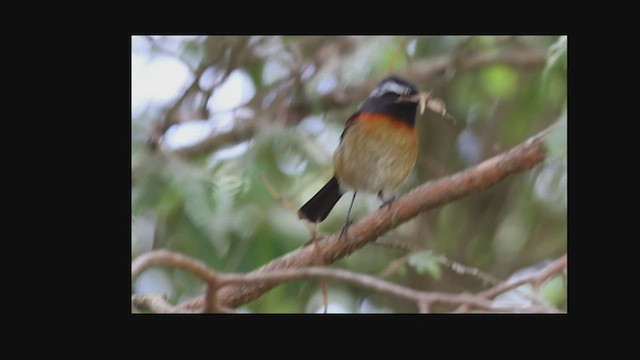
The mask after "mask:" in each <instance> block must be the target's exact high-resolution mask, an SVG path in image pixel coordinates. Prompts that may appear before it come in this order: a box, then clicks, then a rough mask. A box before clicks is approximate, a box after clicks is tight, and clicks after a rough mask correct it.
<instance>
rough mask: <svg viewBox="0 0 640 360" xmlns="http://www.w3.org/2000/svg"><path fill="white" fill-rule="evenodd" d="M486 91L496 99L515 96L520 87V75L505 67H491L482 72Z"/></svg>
mask: <svg viewBox="0 0 640 360" xmlns="http://www.w3.org/2000/svg"><path fill="white" fill-rule="evenodd" d="M480 79H481V80H482V84H483V86H484V88H485V90H486V91H487V92H488V93H489V94H490V95H491V96H495V97H510V96H512V95H514V93H515V91H516V89H517V85H518V73H517V72H516V71H515V70H513V69H512V68H510V67H508V66H505V65H496V66H490V67H487V68H486V69H483V70H482V71H481V72H480Z"/></svg>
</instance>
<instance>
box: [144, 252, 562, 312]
mask: <svg viewBox="0 0 640 360" xmlns="http://www.w3.org/2000/svg"><path fill="white" fill-rule="evenodd" d="M141 257H143V259H142V260H139V261H134V263H133V264H132V275H134V276H133V279H135V277H136V276H137V275H139V274H140V272H141V271H143V270H144V269H145V268H147V267H149V266H152V265H171V266H177V267H181V268H183V269H185V270H188V271H191V272H193V273H194V274H196V275H198V276H199V277H201V278H202V279H203V280H205V281H207V282H208V283H209V284H210V288H212V287H211V284H215V287H214V288H215V289H217V288H222V287H225V286H232V285H235V286H238V285H245V286H246V285H253V286H256V285H258V284H263V285H269V286H275V285H277V284H281V283H284V282H289V281H295V280H302V279H309V278H315V279H319V280H320V281H321V282H324V281H326V280H336V281H342V282H348V283H351V284H354V285H358V286H360V287H363V288H367V289H371V290H374V291H377V292H380V293H383V294H387V295H391V296H395V297H397V298H400V299H404V300H407V301H411V302H413V303H415V304H416V306H417V307H418V309H419V310H420V312H428V311H430V309H431V306H432V305H433V304H436V303H443V304H448V305H454V306H455V305H465V306H466V307H472V308H477V309H480V310H487V311H505V312H506V311H526V310H527V309H519V308H509V307H499V306H495V305H494V304H493V303H492V302H491V301H490V300H488V297H489V296H490V295H491V294H492V293H491V294H485V293H486V292H483V293H480V294H477V295H471V294H465V293H462V294H448V293H440V292H426V291H418V290H413V289H410V288H407V287H404V286H400V285H397V284H393V283H390V282H388V281H385V280H382V279H380V278H377V277H374V276H371V275H366V274H359V273H355V272H352V271H348V270H343V269H330V268H324V267H307V268H297V269H284V270H273V271H268V272H254V273H249V274H231V273H215V272H214V271H212V270H210V269H203V267H204V264H202V263H201V262H199V261H197V260H194V259H191V258H189V257H187V256H184V255H181V254H177V253H172V252H169V251H166V250H156V251H151V252H149V253H146V254H144V255H141ZM139 258H140V257H139ZM139 258H138V259H139ZM138 259H136V260H138ZM563 259H565V260H566V255H565V256H563V257H562V258H560V259H558V260H556V262H554V264H555V265H554V264H551V265H550V266H548V267H546V268H544V269H542V270H541V271H539V272H537V273H536V274H534V276H530V277H528V279H529V282H531V281H537V280H540V279H542V278H545V277H548V276H550V275H549V274H553V273H555V272H558V271H562V267H561V266H559V265H557V263H559V262H561V261H562V260H563ZM210 292H211V293H210ZM206 297H207V303H206V304H207V305H206V306H205V307H204V309H205V311H207V312H209V311H216V312H217V311H220V310H222V311H226V310H228V309H226V308H224V307H222V308H219V307H218V306H217V305H216V304H217V299H216V292H215V290H207V296H206ZM132 303H133V305H134V307H136V308H145V309H151V310H159V311H162V312H176V311H181V310H186V309H185V308H184V307H171V306H170V305H168V304H166V301H164V300H163V299H161V301H160V300H159V299H158V297H157V296H140V295H134V296H133V297H132ZM534 309H535V310H536V311H550V310H549V309H546V308H544V307H535V308H534ZM553 310H555V309H551V311H553Z"/></svg>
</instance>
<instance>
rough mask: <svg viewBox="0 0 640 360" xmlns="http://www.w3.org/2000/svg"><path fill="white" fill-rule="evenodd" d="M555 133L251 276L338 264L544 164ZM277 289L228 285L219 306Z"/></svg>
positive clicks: (190, 305) (434, 184)
mask: <svg viewBox="0 0 640 360" xmlns="http://www.w3.org/2000/svg"><path fill="white" fill-rule="evenodd" d="M551 128H552V127H549V128H547V129H545V130H543V131H541V132H540V133H538V134H537V135H535V136H533V137H531V138H529V139H528V140H526V141H525V142H523V143H521V144H520V145H518V146H516V147H514V148H512V149H511V150H509V151H506V152H503V153H501V154H499V155H497V156H494V157H492V158H490V159H488V160H485V161H484V162H482V163H480V164H478V165H476V166H474V167H472V168H469V169H467V170H465V171H462V172H459V173H457V174H454V175H451V176H448V177H445V178H442V179H439V180H434V181H429V182H427V183H425V184H423V185H421V186H419V187H417V188H415V189H413V190H412V191H410V192H409V193H407V194H406V195H404V196H402V197H401V198H399V199H397V200H396V201H394V202H393V203H392V204H391V205H390V206H386V207H384V208H381V209H379V210H378V211H376V212H374V213H371V214H369V215H368V216H366V217H364V218H363V219H361V220H360V221H359V222H357V223H355V224H353V225H351V226H350V227H349V232H348V236H343V237H341V238H340V236H339V234H337V233H336V234H332V235H330V236H328V237H326V238H324V239H323V240H320V241H318V242H317V243H316V245H317V246H318V248H319V250H320V251H315V250H314V246H304V247H301V248H298V249H296V250H293V251H291V252H289V253H287V254H285V255H283V256H281V257H279V258H276V259H274V260H273V261H271V262H269V263H268V264H266V265H264V266H262V267H260V268H258V269H256V270H254V271H253V272H252V273H253V274H256V273H262V272H269V271H274V270H281V269H289V268H301V267H307V266H310V265H313V264H315V263H317V262H318V258H317V257H318V254H321V256H322V259H321V262H322V263H323V264H330V263H333V262H334V261H336V260H338V259H341V258H343V257H345V256H347V255H349V254H351V253H352V252H354V251H356V250H357V249H360V248H361V247H363V246H365V245H366V244H368V243H369V242H372V241H374V240H375V239H377V238H378V237H379V236H381V235H383V234H384V233H386V232H387V231H389V230H391V229H393V228H395V227H397V226H399V225H400V224H402V223H404V222H406V221H408V220H410V219H411V218H413V217H415V216H417V215H418V214H420V213H422V212H425V211H428V210H431V209H434V208H437V207H439V206H442V205H445V204H447V203H450V202H452V201H454V200H456V199H459V198H461V197H464V196H467V195H470V194H472V193H475V192H478V191H481V190H483V189H486V188H488V187H490V186H491V185H493V184H495V183H496V182H498V181H500V180H502V179H504V178H505V177H507V176H509V175H513V174H516V173H519V172H521V171H523V170H526V169H529V168H531V167H532V166H534V165H536V164H539V163H540V162H541V161H542V160H544V158H545V156H546V149H545V146H544V138H545V136H546V135H547V134H548V133H549V132H550V130H551ZM273 286H274V285H273V284H263V283H262V284H249V285H239V286H227V287H225V288H224V289H221V290H220V293H219V295H220V302H221V304H223V305H224V306H228V307H237V306H240V305H242V304H245V303H247V302H250V301H252V300H255V299H256V298H258V297H259V296H261V295H262V294H263V293H265V292H266V291H268V290H269V289H271V288H272V287H273ZM203 301H204V298H203V297H198V298H195V299H192V300H190V301H187V302H185V303H184V304H183V305H182V306H181V308H182V309H184V310H189V309H201V308H202V307H203Z"/></svg>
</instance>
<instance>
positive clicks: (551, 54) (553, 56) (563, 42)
mask: <svg viewBox="0 0 640 360" xmlns="http://www.w3.org/2000/svg"><path fill="white" fill-rule="evenodd" d="M566 53H567V36H566V35H563V36H560V38H558V41H556V42H555V43H554V44H553V45H551V46H549V50H547V64H546V65H545V67H544V72H545V73H546V72H548V71H549V69H551V68H553V67H554V66H555V65H556V63H558V60H559V59H561V58H562V55H565V54H566ZM564 58H565V59H566V57H564Z"/></svg>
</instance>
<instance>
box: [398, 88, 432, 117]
mask: <svg viewBox="0 0 640 360" xmlns="http://www.w3.org/2000/svg"><path fill="white" fill-rule="evenodd" d="M430 95H431V92H430V91H428V92H421V93H417V94H415V95H404V96H400V97H399V98H398V100H396V101H397V102H414V103H418V104H419V105H420V115H422V114H423V113H424V109H425V108H426V107H427V101H428V100H429V96H430Z"/></svg>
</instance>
